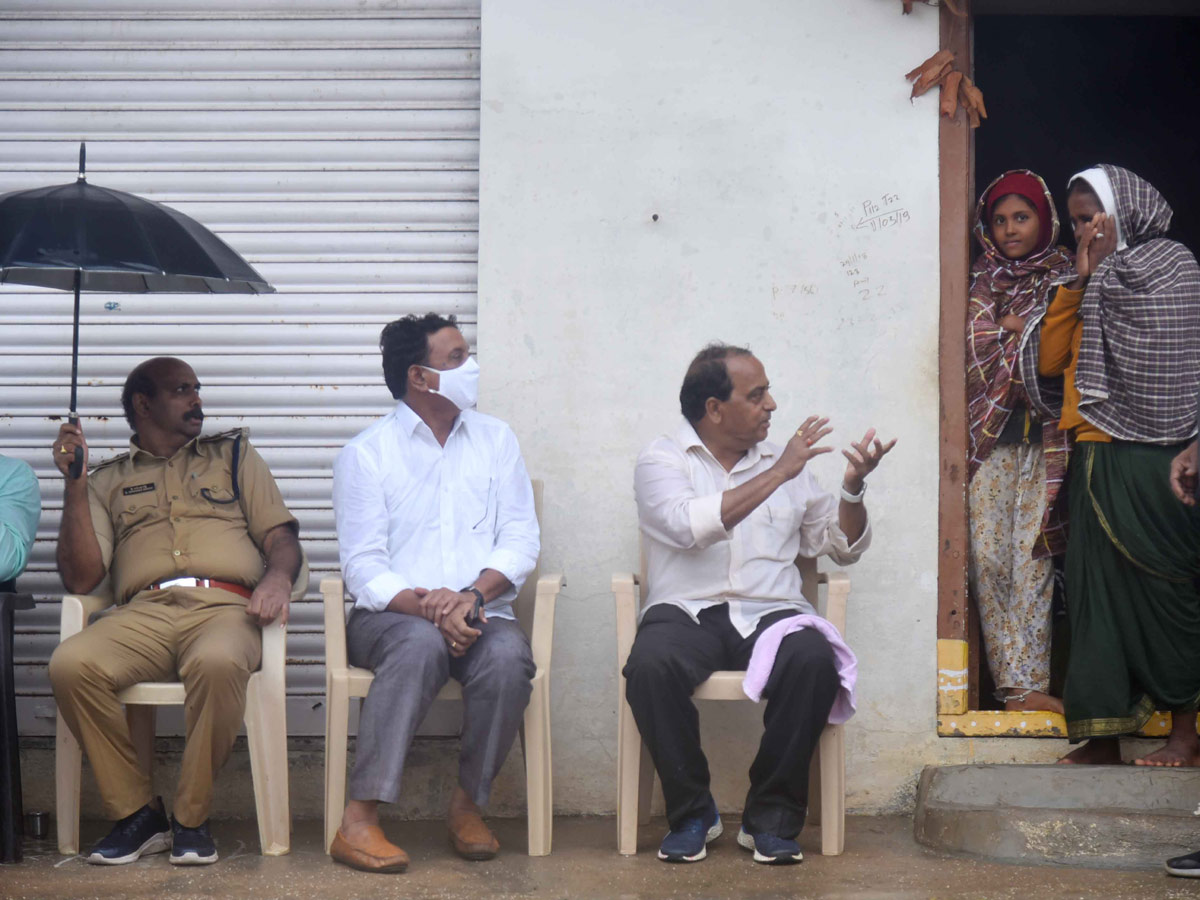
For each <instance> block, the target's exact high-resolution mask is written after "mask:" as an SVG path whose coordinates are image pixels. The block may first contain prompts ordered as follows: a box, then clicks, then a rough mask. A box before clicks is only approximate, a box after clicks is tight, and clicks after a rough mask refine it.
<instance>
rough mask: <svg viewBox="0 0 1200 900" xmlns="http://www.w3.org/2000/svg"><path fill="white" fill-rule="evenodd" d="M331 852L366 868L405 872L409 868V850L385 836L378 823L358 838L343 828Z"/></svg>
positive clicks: (354, 866)
mask: <svg viewBox="0 0 1200 900" xmlns="http://www.w3.org/2000/svg"><path fill="white" fill-rule="evenodd" d="M329 855H330V856H332V857H333V858H334V859H335V860H337V861H338V862H340V863H342V864H343V865H346V866H349V867H350V868H352V869H358V870H360V871H362V872H403V871H404V870H405V869H407V868H408V854H407V853H405V852H404V851H403V850H401V849H400V848H399V847H397V846H396V845H395V844H393V843H392V842H391V841H389V840H388V839H387V838H386V837H384V836H383V829H382V828H380V827H379V826H378V825H368V826H367V827H366V829H365V830H364V831H362V832H360V833H359V834H358V836H357V837H355V839H354V841H350V840H349V839H348V838H347V837H346V836H345V835H344V834H342V829H340V828H339V829H338V833H337V836H336V837H334V839H333V843H332V844H330V846H329Z"/></svg>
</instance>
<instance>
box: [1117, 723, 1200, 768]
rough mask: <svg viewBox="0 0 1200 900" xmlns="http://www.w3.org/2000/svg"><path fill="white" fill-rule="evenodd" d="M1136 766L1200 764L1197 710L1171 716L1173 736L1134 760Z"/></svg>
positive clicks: (1176, 766) (1174, 766) (1171, 766)
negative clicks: (1150, 751) (1157, 747)
mask: <svg viewBox="0 0 1200 900" xmlns="http://www.w3.org/2000/svg"><path fill="white" fill-rule="evenodd" d="M1133 764H1134V765H1135V766H1166V767H1169V768H1178V767H1180V766H1200V737H1197V736H1196V712H1195V710H1192V711H1189V712H1180V713H1176V714H1175V715H1173V716H1172V717H1171V736H1170V737H1169V738H1167V742H1166V744H1164V745H1163V746H1162V747H1160V748H1159V749H1157V750H1155V751H1154V752H1153V753H1148V754H1147V755H1145V756H1143V757H1142V758H1141V759H1135V760H1134V761H1133Z"/></svg>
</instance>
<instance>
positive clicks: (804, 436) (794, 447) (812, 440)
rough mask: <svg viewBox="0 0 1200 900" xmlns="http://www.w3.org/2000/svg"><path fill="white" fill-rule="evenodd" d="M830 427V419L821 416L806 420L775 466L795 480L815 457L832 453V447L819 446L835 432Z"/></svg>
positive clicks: (810, 417)
mask: <svg viewBox="0 0 1200 900" xmlns="http://www.w3.org/2000/svg"><path fill="white" fill-rule="evenodd" d="M828 425H829V419H827V418H823V417H820V416H809V417H808V418H807V419H805V420H804V424H802V425H801V426H800V427H799V428H797V429H796V433H795V434H794V435H792V438H791V440H789V441H788V442H787V446H786V447H784V448H783V453H781V454H780V455H779V461H778V462H777V463H776V464H775V465H777V466H779V467H780V471H781V472H783V473H784V474H785V475H786V476H787V477H788V478H795V477H796V476H797V475H799V474H800V473H801V472H803V471H804V467H805V466H806V465H808V461H809V460H810V459H812V458H813V457H814V456H819V455H821V454H822V453H829V452H831V451H832V450H833V448H832V447H821V446H818V444H819V443H820V441H821V440H823V439H824V438H825V436H826V435H828V434H829V433H830V432H831V431H833V429H832V428H829V427H828Z"/></svg>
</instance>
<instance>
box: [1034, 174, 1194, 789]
mask: <svg viewBox="0 0 1200 900" xmlns="http://www.w3.org/2000/svg"><path fill="white" fill-rule="evenodd" d="M1067 208H1068V210H1069V212H1070V215H1071V225H1072V228H1073V229H1074V231H1075V236H1076V241H1077V245H1078V247H1077V252H1076V263H1075V266H1076V271H1077V272H1078V273H1079V277H1078V278H1076V279H1075V280H1074V281H1073V282H1072V283H1070V284H1069V285H1064V286H1063V287H1060V288H1059V289H1058V291H1057V293H1056V294H1055V296H1054V299H1053V300H1052V302H1051V304H1050V308H1049V310H1048V311H1047V312H1046V315H1045V318H1044V319H1043V320H1042V322H1041V324H1040V327H1039V328H1037V329H1036V332H1037V333H1036V334H1035V335H1033V336H1032V339H1031V340H1029V341H1028V343H1027V345H1026V346H1025V347H1024V348H1023V353H1026V354H1032V356H1031V357H1030V358H1032V359H1035V360H1036V361H1037V371H1038V373H1039V375H1040V376H1042V377H1043V378H1046V379H1049V378H1056V377H1062V379H1063V380H1062V386H1061V413H1062V414H1061V418H1060V427H1062V428H1064V429H1066V428H1069V429H1071V431H1072V432H1073V436H1074V438H1075V442H1076V451H1075V453H1074V455H1073V456H1072V458H1071V463H1070V468H1069V471H1068V476H1067V495H1068V505H1069V511H1070V517H1069V518H1070V535H1069V539H1068V544H1067V561H1066V585H1067V611H1068V616H1069V618H1070V622H1071V658H1070V662H1069V664H1068V668H1067V680H1066V686H1065V691H1064V695H1065V696H1064V704H1065V707H1066V719H1067V731H1068V735H1069V737H1070V739H1071V741H1072V742H1073V743H1075V742H1079V741H1083V740H1087V743H1086V744H1084V745H1083V746H1082V747H1079V748H1076V749H1075V750H1073V751H1072V752H1071V753H1069V754H1068V755H1067V756H1066V757H1064V758H1063V762H1074V763H1116V762H1120V761H1121V755H1120V747H1119V744H1118V740H1117V739H1118V737H1119V736H1120V735H1123V734H1132V733H1134V732H1136V731H1138V730H1139V729H1140V728H1141V727H1142V726H1143V725H1144V724H1145V723H1146V721H1147V720H1148V719H1149V718H1150V716H1151V715H1152V714H1153V712H1154V710H1155V708H1156V707H1157V708H1160V709H1168V710H1171V711H1172V712H1173V713H1174V714H1175V717H1174V718H1175V722H1174V727H1173V729H1172V732H1171V737H1170V739H1169V740H1168V742H1167V745H1166V746H1165V747H1163V748H1161V749H1160V750H1157V751H1155V752H1154V753H1151V754H1149V755H1148V756H1146V757H1144V758H1143V759H1139V760H1137V762H1138V763H1140V764H1143V765H1166V766H1180V765H1200V740H1198V739H1197V735H1196V704H1197V699H1198V698H1200V654H1198V653H1197V652H1196V647H1197V646H1200V593H1198V591H1197V588H1196V578H1197V577H1200V555H1198V554H1197V552H1196V547H1197V546H1200V513H1198V512H1197V511H1196V510H1195V509H1194V508H1190V507H1187V506H1184V505H1183V504H1180V503H1178V502H1176V501H1175V499H1174V498H1173V497H1172V495H1171V487H1170V483H1169V471H1170V466H1171V460H1172V458H1173V457H1174V456H1175V455H1176V454H1178V453H1179V452H1180V450H1181V449H1182V448H1183V447H1184V446H1185V445H1186V443H1187V442H1188V441H1189V440H1190V438H1191V437H1192V435H1194V434H1195V432H1196V412H1197V398H1196V380H1197V373H1198V372H1200V266H1197V264H1196V259H1195V257H1194V256H1193V255H1192V253H1191V252H1190V251H1189V250H1188V249H1187V248H1186V247H1184V246H1183V245H1182V244H1180V243H1178V242H1176V241H1172V240H1169V239H1167V238H1165V237H1163V234H1164V233H1165V232H1166V230H1167V228H1168V226H1169V225H1170V221H1171V208H1170V206H1168V205H1167V202H1166V200H1164V199H1163V197H1162V195H1161V194H1159V193H1158V191H1157V190H1155V189H1154V187H1153V186H1152V185H1150V184H1149V183H1148V182H1147V181H1145V180H1144V179H1142V178H1139V177H1138V176H1137V175H1135V174H1134V173H1132V172H1130V171H1128V170H1126V169H1122V168H1119V167H1117V166H1110V165H1101V166H1097V167H1095V168H1093V169H1088V170H1087V171H1085V172H1081V173H1080V174H1079V175H1076V176H1075V177H1074V178H1073V179H1072V180H1071V182H1070V186H1069V194H1068V198H1067ZM1027 330H1028V329H1027ZM1023 358H1025V357H1023ZM1040 384H1041V386H1044V384H1045V383H1044V382H1040ZM1037 389H1038V388H1037V387H1035V389H1034V392H1036V391H1037Z"/></svg>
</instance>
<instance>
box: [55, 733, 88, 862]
mask: <svg viewBox="0 0 1200 900" xmlns="http://www.w3.org/2000/svg"><path fill="white" fill-rule="evenodd" d="M82 766H83V748H82V747H80V746H79V741H77V740H75V735H73V734H71V729H69V728H68V727H67V723H66V722H64V721H63V717H62V715H61V714H60V715H59V716H58V719H57V722H56V724H55V732H54V791H55V813H56V816H57V829H58V852H59V853H61V854H63V855H64V856H74V855H75V854H76V853H78V852H79V782H80V780H81V778H82V772H81V768H82Z"/></svg>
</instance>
